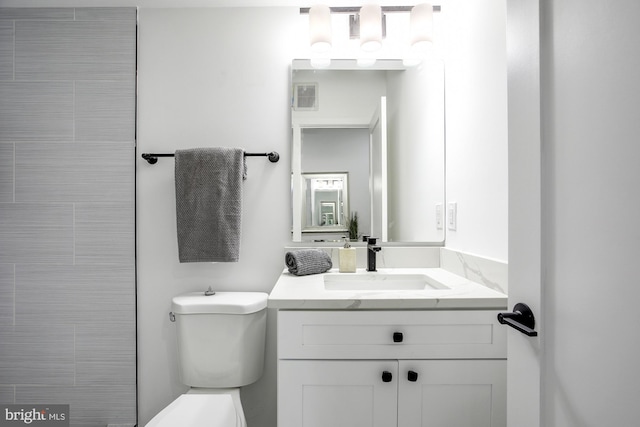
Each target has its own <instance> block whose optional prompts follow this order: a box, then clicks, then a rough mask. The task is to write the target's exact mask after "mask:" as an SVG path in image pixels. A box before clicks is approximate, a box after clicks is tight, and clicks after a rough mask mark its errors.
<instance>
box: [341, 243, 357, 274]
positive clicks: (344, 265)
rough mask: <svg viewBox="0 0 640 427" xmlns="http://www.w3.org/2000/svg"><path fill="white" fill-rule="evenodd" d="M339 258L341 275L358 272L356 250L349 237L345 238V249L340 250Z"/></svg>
mask: <svg viewBox="0 0 640 427" xmlns="http://www.w3.org/2000/svg"><path fill="white" fill-rule="evenodd" d="M338 258H339V264H340V266H339V269H338V270H339V271H340V273H355V272H356V248H352V247H351V245H350V244H349V239H348V238H347V237H345V238H344V247H343V248H340V249H339V252H338Z"/></svg>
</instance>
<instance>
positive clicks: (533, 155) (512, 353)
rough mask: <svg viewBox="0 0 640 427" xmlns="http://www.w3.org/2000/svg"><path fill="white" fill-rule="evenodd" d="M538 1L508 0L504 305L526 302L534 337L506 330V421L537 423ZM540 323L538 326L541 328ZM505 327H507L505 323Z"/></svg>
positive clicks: (532, 426)
mask: <svg viewBox="0 0 640 427" xmlns="http://www.w3.org/2000/svg"><path fill="white" fill-rule="evenodd" d="M538 3H539V1H538V0H527V1H522V0H507V61H508V64H507V67H508V109H509V110H508V114H509V308H510V309H512V308H513V307H514V305H515V304H516V303H525V304H527V305H528V306H529V307H530V308H531V310H532V311H533V314H534V316H535V318H536V326H535V329H536V330H537V331H538V336H537V337H529V336H526V335H524V334H522V333H521V332H518V331H517V330H515V329H511V328H510V329H509V331H508V332H509V333H508V336H507V342H508V356H507V357H508V362H507V378H508V379H507V425H508V426H509V427H540V378H541V370H540V357H541V356H540V352H541V346H540V337H541V336H542V335H543V334H544V327H543V326H544V325H541V319H540V313H542V306H541V292H540V288H541V286H540V283H541V152H540V42H539V27H538V26H539V4H538ZM541 326H542V327H541ZM505 327H507V326H505Z"/></svg>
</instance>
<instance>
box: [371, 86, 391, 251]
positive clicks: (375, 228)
mask: <svg viewBox="0 0 640 427" xmlns="http://www.w3.org/2000/svg"><path fill="white" fill-rule="evenodd" d="M369 135H370V149H369V169H370V174H369V186H370V194H371V237H377V238H379V239H381V240H380V241H382V242H386V241H387V230H388V227H387V97H386V96H383V97H381V98H380V105H378V107H377V108H376V112H375V113H374V114H373V116H372V117H371V123H370V124H369Z"/></svg>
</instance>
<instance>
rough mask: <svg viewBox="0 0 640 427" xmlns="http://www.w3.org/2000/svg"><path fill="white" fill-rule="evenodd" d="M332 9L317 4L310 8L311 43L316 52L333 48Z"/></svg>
mask: <svg viewBox="0 0 640 427" xmlns="http://www.w3.org/2000/svg"><path fill="white" fill-rule="evenodd" d="M331 38H332V35H331V9H329V6H324V5H317V6H312V7H311V8H310V9H309V44H310V45H311V50H313V51H314V52H327V51H328V50H329V49H331Z"/></svg>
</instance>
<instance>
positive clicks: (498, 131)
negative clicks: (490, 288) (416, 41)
mask: <svg viewBox="0 0 640 427" xmlns="http://www.w3.org/2000/svg"><path fill="white" fill-rule="evenodd" d="M443 16H444V17H445V22H444V23H443V25H442V31H443V33H444V34H443V38H444V40H443V44H444V47H443V52H444V56H445V64H446V71H445V73H446V89H445V94H446V123H447V125H446V140H447V161H446V175H447V183H446V186H447V187H446V188H447V190H446V191H447V203H448V202H456V203H457V207H458V215H457V230H456V231H451V230H446V247H447V248H449V249H453V250H459V251H464V252H470V253H476V254H480V255H483V256H485V257H489V258H495V259H498V260H503V261H506V260H507V251H508V245H507V220H508V206H507V202H508V197H507V190H508V184H507V181H508V176H507V170H508V168H507V152H508V151H507V93H506V88H507V82H506V72H507V68H506V3H505V0H482V1H468V2H451V3H447V5H446V11H445V12H444V13H443Z"/></svg>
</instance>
